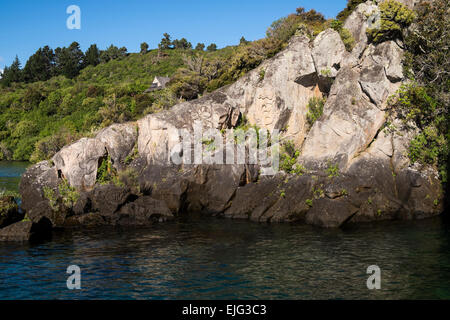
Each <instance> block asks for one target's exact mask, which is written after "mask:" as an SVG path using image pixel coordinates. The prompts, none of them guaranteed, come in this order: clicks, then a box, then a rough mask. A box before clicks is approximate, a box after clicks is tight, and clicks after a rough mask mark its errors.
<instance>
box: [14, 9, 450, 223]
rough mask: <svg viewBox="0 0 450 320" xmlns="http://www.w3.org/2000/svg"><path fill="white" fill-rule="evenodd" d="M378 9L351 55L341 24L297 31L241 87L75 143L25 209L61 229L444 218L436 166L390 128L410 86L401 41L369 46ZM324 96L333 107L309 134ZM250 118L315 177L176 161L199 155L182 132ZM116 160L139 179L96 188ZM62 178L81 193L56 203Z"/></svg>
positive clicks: (39, 168) (40, 168)
mask: <svg viewBox="0 0 450 320" xmlns="http://www.w3.org/2000/svg"><path fill="white" fill-rule="evenodd" d="M377 10H378V7H377V6H376V5H375V4H373V3H372V2H370V1H368V2H367V3H363V4H360V5H359V6H358V7H357V9H356V10H355V11H354V12H353V13H352V14H351V15H350V17H349V18H348V20H347V21H346V23H345V27H346V28H347V29H349V30H350V32H351V33H352V34H353V37H354V38H355V40H356V46H355V48H354V49H353V51H352V52H347V51H346V49H345V46H344V44H343V42H342V40H341V39H340V36H339V34H338V33H337V32H336V31H334V30H331V29H329V30H326V31H324V32H322V33H321V34H319V35H318V36H317V37H316V39H315V40H314V41H313V42H311V41H310V40H309V38H307V37H306V36H302V35H296V36H294V37H293V38H292V39H291V41H290V43H289V45H288V47H287V48H286V49H285V50H284V51H282V52H280V53H279V54H277V55H276V56H275V57H273V58H272V59H269V60H267V61H265V62H264V63H262V64H261V65H260V66H259V67H258V68H256V69H255V70H253V71H251V72H249V73H248V74H246V75H245V76H243V77H242V78H241V79H239V80H238V81H237V82H236V83H234V84H232V85H229V86H227V87H224V88H221V89H219V90H217V91H215V92H213V93H211V94H208V95H205V96H204V97H202V98H200V99H198V100H195V101H189V102H184V103H180V104H178V105H176V106H174V107H173V108H172V109H171V110H168V111H164V112H161V113H158V114H152V115H148V116H146V117H145V118H143V119H141V120H139V121H137V122H136V123H128V124H122V125H113V126H111V127H108V128H106V129H104V130H102V131H101V132H99V133H98V134H97V135H96V136H95V137H92V138H85V139H81V140H80V141H78V142H75V143H74V144H72V145H70V146H67V147H65V148H64V149H62V150H61V151H60V152H58V153H57V154H56V155H55V156H54V157H53V160H52V161H51V162H49V161H45V162H42V163H39V164H37V165H35V166H33V167H31V168H30V169H29V170H28V171H27V172H26V173H25V174H24V176H23V179H22V182H21V186H20V190H21V193H22V197H23V209H24V210H25V211H26V212H27V214H28V216H29V217H30V219H31V220H32V222H33V223H38V222H39V221H40V219H43V218H46V219H48V220H49V221H51V222H52V224H53V226H59V227H63V226H73V225H82V226H98V225H127V226H130V225H135V226H136V225H147V224H152V223H155V222H161V221H166V220H170V219H173V218H174V217H175V216H179V215H182V214H186V213H189V212H201V213H204V214H214V215H222V216H225V217H228V218H234V219H249V220H252V221H258V222H305V223H308V224H313V225H318V226H322V227H339V226H343V225H345V224H347V223H353V222H365V221H377V220H394V219H422V218H426V217H431V216H435V215H438V214H439V213H440V212H441V210H442V205H441V197H442V195H441V187H440V182H439V179H438V176H437V173H436V171H435V170H434V169H433V168H419V167H417V166H412V165H411V164H410V163H409V161H408V159H407V157H406V156H405V151H406V150H407V147H408V143H409V139H410V137H411V133H410V132H408V131H405V130H404V129H403V128H402V127H401V123H400V122H399V123H397V125H398V127H397V129H398V130H396V131H395V130H388V129H389V128H388V126H387V125H386V124H387V116H388V108H389V107H388V105H387V100H388V97H389V96H390V95H392V94H394V93H395V92H396V90H397V89H398V88H399V86H400V85H401V83H402V81H403V80H404V77H403V72H402V65H401V60H402V56H403V51H402V49H401V48H400V47H399V46H398V45H397V44H396V43H395V42H393V41H389V42H384V43H382V44H379V45H377V46H374V45H373V44H368V43H367V37H366V33H365V29H366V28H367V26H368V25H369V23H370V21H369V19H370V13H372V12H376V11H377ZM262 75H263V76H262ZM313 97H319V98H321V97H326V98H327V101H326V104H325V106H324V112H323V115H322V116H321V117H320V118H319V119H318V120H317V121H316V122H315V123H314V125H313V126H312V127H310V125H309V124H308V122H307V113H308V107H307V105H308V102H309V101H310V99H311V98H313ZM244 116H245V119H247V120H248V122H249V124H251V125H253V126H255V127H257V128H261V129H267V130H268V131H269V132H273V131H274V130H280V131H281V137H280V139H281V141H287V140H290V141H292V142H293V143H294V145H295V147H296V148H298V149H299V150H300V155H299V157H298V164H302V165H303V166H304V167H305V168H306V172H304V173H303V174H302V175H289V174H286V173H284V172H279V173H277V174H275V175H274V176H261V166H260V165H255V164H253V163H249V162H246V163H243V164H238V163H234V164H227V165H225V164H208V163H196V162H195V161H192V162H191V163H187V164H186V163H184V164H174V163H171V159H173V157H183V156H186V154H187V153H190V151H188V149H186V145H182V144H181V143H180V134H181V132H187V133H190V134H195V130H196V127H198V126H201V127H202V128H203V129H217V130H222V131H224V130H226V129H232V128H235V127H236V126H238V125H239V124H240V123H241V121H242V119H243V118H244ZM180 130H181V131H180ZM227 143H228V141H227ZM189 146H190V145H189ZM201 147H202V153H203V154H215V155H218V157H219V158H220V157H223V154H222V153H221V152H222V151H223V149H221V148H219V149H215V147H212V148H210V149H208V148H207V146H205V145H203V146H201ZM231 147H232V148H233V146H231ZM107 158H108V159H110V160H111V163H112V166H113V167H114V168H115V170H117V171H118V172H119V173H120V172H128V175H129V176H130V175H131V176H133V177H134V178H133V179H131V178H130V179H128V180H130V181H131V180H132V181H131V182H130V181H128V182H125V183H124V182H120V183H117V181H116V182H111V183H110V184H108V185H101V184H99V183H97V181H96V178H97V170H98V167H99V164H100V163H101V162H102V161H104V160H105V159H107ZM126 159H127V161H125V160H126ZM131 172H134V174H132V173H131ZM63 179H66V180H67V181H68V182H69V184H70V185H71V186H72V187H74V188H75V189H76V193H78V197H76V198H77V199H76V201H75V202H74V203H70V201H69V204H68V201H61V200H58V199H49V197H48V194H49V192H48V190H49V189H51V190H54V192H55V194H56V197H57V198H58V196H59V198H64V197H63V195H61V194H58V185H59V184H60V183H61V181H62V180H63ZM125 180H126V179H125ZM133 181H134V182H133ZM63 200H64V199H63Z"/></svg>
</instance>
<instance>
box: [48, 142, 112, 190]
mask: <svg viewBox="0 0 450 320" xmlns="http://www.w3.org/2000/svg"><path fill="white" fill-rule="evenodd" d="M106 155H107V149H106V146H105V144H104V143H103V142H102V141H100V140H99V139H96V138H83V139H81V140H79V141H77V142H75V143H73V144H71V145H69V146H67V147H64V148H63V149H62V150H61V151H59V152H58V153H57V154H56V155H55V156H54V157H53V159H52V160H53V162H54V163H55V166H56V170H58V174H59V175H60V176H62V177H64V178H66V179H67V180H68V181H69V183H70V185H71V186H73V187H75V188H76V189H78V190H90V189H92V188H93V187H94V185H95V182H96V179H97V169H98V166H99V162H100V160H101V159H103V158H105V157H106Z"/></svg>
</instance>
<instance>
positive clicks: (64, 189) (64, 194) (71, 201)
mask: <svg viewBox="0 0 450 320" xmlns="http://www.w3.org/2000/svg"><path fill="white" fill-rule="evenodd" d="M58 191H59V195H60V196H61V199H62V203H63V204H64V205H65V206H66V207H67V208H72V207H73V206H74V205H75V203H76V202H77V201H78V199H79V198H80V194H79V193H78V192H77V191H76V190H75V188H73V187H71V186H70V184H69V182H68V181H67V180H66V179H63V180H62V181H61V183H60V184H59V185H58Z"/></svg>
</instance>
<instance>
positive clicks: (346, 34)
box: [330, 20, 355, 52]
mask: <svg viewBox="0 0 450 320" xmlns="http://www.w3.org/2000/svg"><path fill="white" fill-rule="evenodd" d="M330 28H332V29H334V30H336V31H337V32H339V35H340V36H341V39H342V42H343V43H344V45H345V49H346V50H347V51H349V52H351V51H352V50H353V48H354V46H355V38H353V35H352V34H351V33H350V31H349V30H348V29H346V28H344V23H343V22H342V21H340V20H333V21H331V23H330Z"/></svg>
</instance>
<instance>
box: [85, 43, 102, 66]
mask: <svg viewBox="0 0 450 320" xmlns="http://www.w3.org/2000/svg"><path fill="white" fill-rule="evenodd" d="M99 63H100V50H98V48H97V45H96V44H92V45H91V46H90V47H89V49H87V50H86V53H85V55H84V63H83V64H84V66H86V67H87V66H94V67H95V66H96V65H98V64H99Z"/></svg>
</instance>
